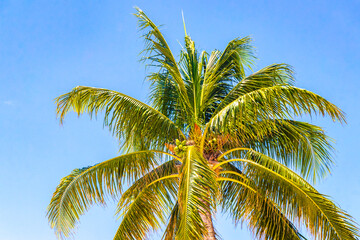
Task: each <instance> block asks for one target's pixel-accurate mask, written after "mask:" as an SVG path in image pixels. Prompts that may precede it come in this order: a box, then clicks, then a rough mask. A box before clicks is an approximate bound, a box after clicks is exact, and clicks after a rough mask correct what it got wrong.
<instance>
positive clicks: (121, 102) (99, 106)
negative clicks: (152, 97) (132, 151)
mask: <svg viewBox="0 0 360 240" xmlns="http://www.w3.org/2000/svg"><path fill="white" fill-rule="evenodd" d="M56 102H57V113H58V116H60V121H61V122H62V121H63V119H64V117H65V115H66V113H67V112H69V111H70V110H74V111H75V112H76V113H77V114H79V115H80V114H82V113H84V112H85V113H88V114H89V115H90V116H97V114H98V113H99V112H101V111H104V112H105V120H104V124H105V125H106V126H108V127H109V128H110V129H111V130H112V132H113V133H114V134H115V135H116V136H117V137H119V138H120V139H122V140H123V141H124V146H125V147H127V148H129V147H133V148H135V147H136V145H139V144H141V145H142V146H146V147H147V148H150V147H151V146H153V147H154V148H163V147H164V144H165V143H166V142H168V141H171V140H172V139H174V138H175V139H176V138H181V137H182V138H183V137H184V136H183V134H182V132H181V130H180V129H179V128H178V127H177V126H176V125H175V123H174V122H172V121H171V120H170V119H169V118H168V117H166V116H165V115H164V114H162V113H160V112H159V111H157V110H155V109H154V108H152V107H150V106H148V105H146V104H145V103H142V102H141V101H139V100H136V99H134V98H131V97H129V96H127V95H125V94H122V93H119V92H116V91H112V90H107V89H103V88H92V87H83V86H79V87H76V88H74V89H73V90H72V91H71V92H69V93H67V94H64V95H61V96H60V97H58V98H57V100H56Z"/></svg>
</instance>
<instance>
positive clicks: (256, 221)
mask: <svg viewBox="0 0 360 240" xmlns="http://www.w3.org/2000/svg"><path fill="white" fill-rule="evenodd" d="M230 166H231V165H230ZM230 166H228V167H230ZM234 168H235V167H233V166H231V167H230V169H233V170H234ZM235 171H236V172H234V171H222V172H221V175H222V176H226V178H224V179H228V180H225V181H222V182H221V192H222V196H221V201H220V204H221V206H222V208H223V211H224V212H227V213H228V214H229V215H230V216H231V217H232V219H233V220H234V222H235V223H238V222H240V221H241V222H244V221H245V222H246V223H247V225H248V228H249V229H250V230H251V232H252V233H253V234H254V235H255V237H256V238H257V239H266V240H278V239H287V240H290V239H294V240H295V239H296V240H300V239H305V238H304V237H303V236H302V235H301V234H300V232H299V231H298V230H297V228H296V227H295V226H294V225H293V223H292V222H291V221H290V220H289V219H287V218H286V216H285V215H284V214H283V213H282V211H281V209H280V208H279V207H278V206H277V205H276V204H275V203H274V202H273V201H271V200H270V199H268V198H267V197H266V196H263V195H260V194H259V193H258V192H257V191H256V190H255V189H254V188H256V186H254V184H251V183H250V180H249V179H246V178H245V180H244V178H243V177H238V176H237V175H236V174H234V173H239V171H238V169H236V168H235ZM239 183H243V184H239ZM249 185H252V187H250V186H249Z"/></svg>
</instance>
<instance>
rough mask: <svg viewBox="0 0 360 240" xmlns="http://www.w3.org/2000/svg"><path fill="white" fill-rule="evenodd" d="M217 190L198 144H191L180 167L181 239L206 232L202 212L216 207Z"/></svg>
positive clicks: (198, 236) (197, 237) (212, 173)
mask: <svg viewBox="0 0 360 240" xmlns="http://www.w3.org/2000/svg"><path fill="white" fill-rule="evenodd" d="M215 192H216V182H215V176H214V172H213V171H211V170H210V168H209V166H208V164H207V163H206V161H204V159H203V158H202V156H201V155H200V154H199V152H198V150H197V149H196V147H195V146H189V147H188V149H187V152H186V157H185V159H184V161H183V165H182V167H181V169H180V183H179V192H178V203H179V208H180V223H179V229H178V232H177V237H178V238H179V239H201V238H202V236H203V235H204V234H205V233H206V229H204V223H203V220H202V218H201V214H203V215H205V214H206V212H210V211H211V208H213V207H214V205H213V204H214V202H213V199H214V198H213V197H212V196H214V195H215Z"/></svg>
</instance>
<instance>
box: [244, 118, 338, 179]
mask: <svg viewBox="0 0 360 240" xmlns="http://www.w3.org/2000/svg"><path fill="white" fill-rule="evenodd" d="M269 121H271V123H270V124H268V122H269ZM250 129H253V130H252V132H256V133H257V135H258V137H257V139H251V138H249V139H246V137H244V138H243V140H244V146H246V147H249V148H252V149H254V150H256V151H258V152H261V153H264V154H266V155H268V156H269V157H272V158H275V159H278V161H280V162H282V163H284V164H285V165H286V166H287V167H290V168H292V169H294V170H298V171H299V172H300V173H301V176H303V177H305V178H306V179H309V180H311V181H312V182H315V180H316V179H321V178H323V177H325V176H326V175H327V174H329V173H330V170H331V166H332V165H333V161H332V160H331V153H332V150H333V146H332V144H331V143H332V142H331V139H330V138H329V137H328V136H326V135H325V133H324V130H323V129H322V128H320V127H318V126H315V125H312V124H309V123H305V122H300V121H294V120H267V121H261V122H258V123H255V124H254V125H252V126H251V127H250ZM242 135H243V136H244V134H242Z"/></svg>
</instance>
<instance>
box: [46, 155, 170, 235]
mask: <svg viewBox="0 0 360 240" xmlns="http://www.w3.org/2000/svg"><path fill="white" fill-rule="evenodd" d="M160 154H162V152H156V151H150V150H148V151H141V152H135V153H129V154H125V155H121V156H119V157H115V158H113V159H110V160H107V161H105V162H102V163H99V164H96V165H94V166H92V167H88V168H83V169H80V170H79V169H76V170H74V171H73V172H72V173H71V174H70V175H68V176H67V177H65V178H63V179H62V180H61V182H60V184H59V186H58V187H57V188H56V191H55V192H54V194H53V197H52V199H51V201H50V204H49V206H48V213H47V216H48V219H49V221H50V225H51V227H52V228H54V229H55V231H56V233H57V234H58V236H60V237H69V236H70V234H71V231H72V229H73V228H74V226H75V224H76V222H77V221H78V219H79V217H80V216H81V215H82V214H83V213H84V212H85V211H87V210H88V209H89V207H90V206H91V205H93V204H95V203H99V204H102V203H104V200H105V198H106V196H111V197H114V198H116V197H118V194H119V193H120V192H121V188H122V185H123V182H125V183H126V182H131V181H134V180H136V179H138V178H139V177H141V176H142V175H144V174H146V173H148V172H149V171H150V170H151V169H153V168H154V167H155V166H156V165H158V164H159V163H160V162H161V155H160ZM164 154H167V153H164ZM162 155H163V154H162Z"/></svg>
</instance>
